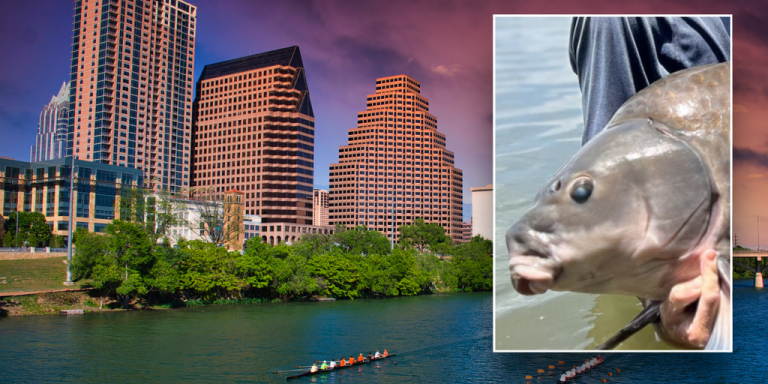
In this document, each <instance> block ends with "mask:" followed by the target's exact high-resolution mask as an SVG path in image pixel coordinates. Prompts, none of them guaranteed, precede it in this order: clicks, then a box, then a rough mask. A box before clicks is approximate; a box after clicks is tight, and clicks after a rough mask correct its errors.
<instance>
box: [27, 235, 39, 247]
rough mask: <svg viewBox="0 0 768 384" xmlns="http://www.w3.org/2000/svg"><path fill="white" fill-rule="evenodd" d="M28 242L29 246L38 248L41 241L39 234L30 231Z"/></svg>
mask: <svg viewBox="0 0 768 384" xmlns="http://www.w3.org/2000/svg"><path fill="white" fill-rule="evenodd" d="M27 244H28V246H29V247H32V248H37V246H38V245H39V244H40V241H39V240H38V239H37V235H35V234H34V233H30V234H29V237H27Z"/></svg>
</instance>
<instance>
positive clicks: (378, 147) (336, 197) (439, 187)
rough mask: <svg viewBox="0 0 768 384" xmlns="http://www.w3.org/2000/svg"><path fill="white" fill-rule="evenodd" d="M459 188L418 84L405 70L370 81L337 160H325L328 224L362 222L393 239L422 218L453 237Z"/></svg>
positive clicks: (459, 229)
mask: <svg viewBox="0 0 768 384" xmlns="http://www.w3.org/2000/svg"><path fill="white" fill-rule="evenodd" d="M462 187H463V174H462V171H461V170H460V169H457V168H456V167H455V164H454V154H453V152H451V151H449V150H447V149H446V137H445V135H444V134H443V133H441V132H439V131H438V130H437V118H436V117H435V116H433V115H432V114H430V113H429V101H428V100H427V99H426V98H424V97H423V96H422V95H421V85H420V83H419V82H417V81H416V80H414V79H413V78H411V77H409V76H406V75H399V76H391V77H384V78H379V79H376V92H375V93H372V94H369V95H368V96H367V108H366V110H365V111H361V112H359V113H358V114H357V127H356V128H352V129H350V130H349V133H348V144H347V145H344V146H341V147H339V162H338V163H335V164H331V165H330V190H329V213H328V215H329V221H330V223H331V224H336V223H339V224H343V225H345V226H347V227H354V226H357V225H365V226H367V227H368V228H369V229H375V230H377V231H380V232H382V233H384V234H385V235H387V236H388V237H390V238H392V237H393V236H394V239H395V240H397V238H398V228H399V226H400V225H404V224H411V223H412V222H413V221H414V220H415V219H417V218H422V219H424V221H426V222H427V223H438V224H440V225H441V226H442V227H443V228H445V230H446V234H448V235H449V236H451V238H452V239H453V240H454V241H455V242H461V241H463V236H464V235H463V231H464V223H463V222H462V208H463V205H462V201H463V192H462Z"/></svg>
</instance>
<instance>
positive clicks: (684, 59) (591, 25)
mask: <svg viewBox="0 0 768 384" xmlns="http://www.w3.org/2000/svg"><path fill="white" fill-rule="evenodd" d="M728 21H729V20H728ZM728 21H726V20H723V19H722V18H719V17H689V18H682V17H656V18H652V17H636V18H618V17H615V18H614V17H594V18H592V17H577V18H574V20H573V23H572V24H571V49H570V57H571V67H572V68H573V70H574V72H575V73H576V74H577V76H578V77H579V84H580V86H581V89H582V95H583V97H582V105H583V111H584V137H583V139H582V143H583V144H586V142H587V141H589V140H590V139H591V138H592V137H594V136H595V135H597V134H598V133H599V132H601V131H602V130H603V129H604V127H605V126H606V125H607V124H608V122H609V120H610V119H611V118H612V117H613V115H614V114H615V113H616V111H618V109H619V107H620V106H621V105H622V104H623V103H624V102H625V101H626V100H628V99H629V98H630V97H632V96H633V95H635V94H636V93H637V92H639V91H641V90H642V89H644V88H646V87H648V86H649V85H650V84H652V83H653V82H655V81H657V80H659V79H661V78H662V77H665V76H667V75H669V74H670V73H673V72H676V71H679V70H683V69H687V68H692V67H697V66H701V65H707V64H714V63H724V62H727V61H729V60H730V53H731V40H730V33H729V29H728V28H729V26H727V25H726V24H725V23H726V22H728ZM729 248H730V247H729ZM716 257H717V253H716V251H715V250H714V249H712V250H708V251H706V252H705V253H704V254H702V257H701V263H700V266H698V267H699V269H700V270H701V276H698V277H696V278H694V279H692V280H689V281H686V282H684V283H681V284H678V285H676V286H675V287H673V288H672V290H671V292H670V294H669V296H668V298H667V299H666V300H665V301H664V302H663V304H662V306H661V310H660V312H661V316H660V317H661V324H660V325H657V326H656V331H657V333H658V334H659V336H660V337H661V338H662V339H663V340H665V341H666V342H668V343H670V344H672V345H675V346H678V347H681V348H696V349H698V348H703V347H704V346H705V345H706V344H707V342H708V340H709V336H710V332H711V329H712V327H713V325H714V321H715V318H716V315H717V306H718V302H719V296H720V295H719V285H718V280H717V263H716ZM695 267H696V266H694V268H695ZM697 300H698V306H697V308H696V311H695V312H694V313H693V314H692V313H691V312H690V311H686V308H688V307H689V306H691V305H692V304H694V303H696V301H697ZM644 305H647V303H646V302H645V301H644Z"/></svg>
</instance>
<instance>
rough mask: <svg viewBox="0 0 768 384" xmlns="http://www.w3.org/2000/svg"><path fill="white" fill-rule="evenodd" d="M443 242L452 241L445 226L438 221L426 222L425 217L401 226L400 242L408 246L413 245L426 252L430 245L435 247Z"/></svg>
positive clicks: (448, 242)
mask: <svg viewBox="0 0 768 384" xmlns="http://www.w3.org/2000/svg"><path fill="white" fill-rule="evenodd" d="M441 243H447V244H450V243H451V238H450V236H448V235H446V234H445V228H443V227H442V226H440V224H437V223H429V224H427V223H425V222H424V219H421V218H418V219H416V220H414V222H413V224H408V225H401V226H400V244H401V245H404V246H406V247H413V248H415V249H416V250H418V251H419V253H424V251H425V250H426V249H427V248H428V247H429V248H431V247H434V246H436V245H438V244H441Z"/></svg>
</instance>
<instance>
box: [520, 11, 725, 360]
mask: <svg viewBox="0 0 768 384" xmlns="http://www.w3.org/2000/svg"><path fill="white" fill-rule="evenodd" d="M728 60H730V37H729V32H728V30H727V29H726V27H725V24H724V23H723V21H722V20H721V19H720V18H603V17H597V18H575V19H574V21H573V23H572V26H571V64H572V67H573V69H574V72H576V74H577V75H578V77H579V84H580V87H581V89H582V105H583V112H584V135H583V139H582V142H583V147H582V149H581V150H580V151H579V152H578V153H577V154H576V155H575V156H574V157H573V158H572V159H571V160H570V161H569V162H568V163H567V164H566V165H565V166H563V167H562V168H561V169H560V170H559V171H558V173H557V174H556V175H555V176H554V178H553V179H552V181H551V182H550V183H549V184H548V185H547V186H545V187H544V188H543V189H542V190H541V192H540V193H539V195H538V196H537V197H536V205H535V206H534V207H533V208H532V209H531V210H529V211H528V212H527V213H526V214H525V215H524V216H523V217H522V218H521V219H519V220H518V222H516V223H515V224H514V225H513V226H512V227H511V228H510V229H509V231H508V232H507V248H508V250H509V254H510V260H509V268H510V274H511V278H512V283H513V285H514V287H515V289H516V290H517V291H518V292H519V293H521V294H524V295H532V294H541V293H544V292H546V291H547V290H549V289H552V290H558V291H563V290H565V291H575V292H586V293H619V294H627V295H634V296H637V297H639V298H641V300H642V302H643V304H644V306H646V309H644V310H643V311H642V312H641V314H640V315H638V317H637V318H636V319H635V320H633V322H632V323H630V325H629V326H628V327H626V328H625V329H624V330H622V331H621V332H620V334H622V332H624V335H625V336H622V337H624V338H623V339H625V338H626V337H628V336H629V335H631V334H632V333H634V332H636V331H637V330H639V329H641V328H642V326H644V325H646V324H648V323H654V326H655V327H656V330H657V333H658V334H659V336H660V337H662V338H663V339H664V340H665V341H667V342H668V343H670V344H673V345H676V346H679V347H682V348H697V349H700V348H704V347H705V346H706V347H707V349H716V350H728V349H731V340H730V331H731V319H730V256H729V251H730V64H729V63H725V64H719V65H711V64H713V63H723V62H727V61H728ZM707 64H710V65H707ZM686 68H689V69H687V70H686ZM693 306H696V309H695V310H694V311H691V310H690V309H691V308H692V307H693ZM617 336H619V335H617ZM623 339H621V338H619V339H616V340H618V341H616V342H615V344H611V346H609V347H608V348H612V347H613V346H615V345H617V344H618V342H620V340H623Z"/></svg>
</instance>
